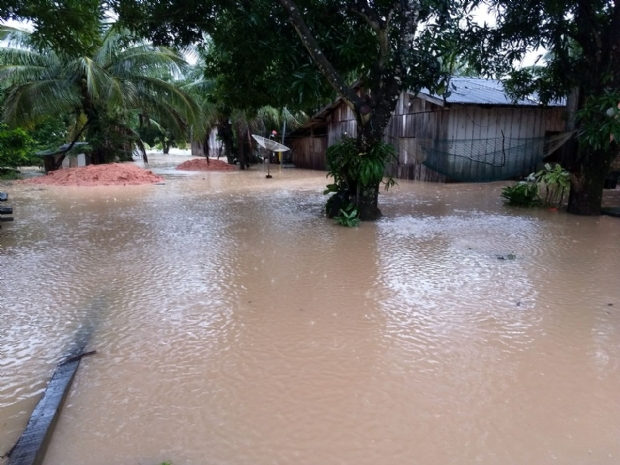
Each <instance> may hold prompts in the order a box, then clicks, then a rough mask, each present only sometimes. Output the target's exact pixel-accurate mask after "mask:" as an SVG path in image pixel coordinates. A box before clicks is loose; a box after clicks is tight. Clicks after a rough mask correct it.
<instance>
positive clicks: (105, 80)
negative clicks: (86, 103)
mask: <svg viewBox="0 0 620 465" xmlns="http://www.w3.org/2000/svg"><path fill="white" fill-rule="evenodd" d="M64 76H65V77H66V78H67V80H68V81H69V82H72V83H73V85H77V86H80V85H81V83H82V82H84V83H85V85H86V92H87V93H88V96H89V98H90V99H92V100H99V99H101V98H103V97H106V96H107V95H109V87H110V85H111V83H110V81H111V76H110V75H109V74H108V73H106V72H105V70H104V69H103V68H101V67H100V66H99V65H98V64H97V63H95V62H94V61H93V60H92V59H91V58H87V57H82V58H77V59H75V60H73V61H71V62H69V63H68V64H67V66H66V67H65V72H64Z"/></svg>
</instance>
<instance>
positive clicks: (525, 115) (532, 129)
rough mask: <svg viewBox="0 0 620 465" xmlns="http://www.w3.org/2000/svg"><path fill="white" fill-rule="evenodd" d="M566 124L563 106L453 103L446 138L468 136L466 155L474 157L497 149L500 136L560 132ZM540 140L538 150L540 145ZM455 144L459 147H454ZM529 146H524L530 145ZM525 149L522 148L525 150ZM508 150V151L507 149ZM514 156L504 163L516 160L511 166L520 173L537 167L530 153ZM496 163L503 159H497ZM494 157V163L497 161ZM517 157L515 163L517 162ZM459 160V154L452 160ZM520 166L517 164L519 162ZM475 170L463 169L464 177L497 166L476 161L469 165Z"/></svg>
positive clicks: (487, 172)
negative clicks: (529, 155) (487, 105)
mask: <svg viewBox="0 0 620 465" xmlns="http://www.w3.org/2000/svg"><path fill="white" fill-rule="evenodd" d="M564 127H565V122H564V109H563V108H536V107H504V108H501V107H485V108H483V107H476V106H465V105H454V106H452V108H451V110H450V119H449V122H448V130H447V137H446V139H450V140H461V141H462V140H471V147H470V148H469V150H468V153H467V155H470V156H472V157H473V158H476V157H477V156H482V155H484V154H485V153H486V154H489V153H492V152H498V153H499V152H500V151H501V150H502V138H505V139H512V138H514V139H532V138H542V137H544V136H545V135H546V133H547V132H562V131H563V130H564ZM543 146H544V144H543V142H542V140H541V141H540V150H542V149H543ZM456 147H458V149H457V148H456ZM463 148H464V147H463V144H462V143H457V144H456V145H455V149H454V150H455V151H457V150H459V151H462V150H463ZM532 148H534V147H532V146H530V147H527V149H532ZM527 149H524V151H527ZM508 153H510V152H509V151H508ZM520 155H521V156H517V157H515V158H514V159H513V160H508V161H507V163H511V162H512V163H515V165H514V169H515V170H517V171H520V172H521V173H522V174H526V173H529V172H531V171H534V170H535V169H536V165H535V164H532V163H530V159H529V157H525V156H522V155H523V154H520ZM496 161H497V164H499V163H500V162H501V163H503V160H496ZM496 161H494V162H493V164H496ZM517 161H518V163H517ZM451 162H452V163H458V162H459V159H458V157H455V158H453V159H452V160H451ZM519 164H520V165H521V166H518V165H519ZM468 169H470V170H475V172H468V173H462V174H463V175H464V177H465V178H472V179H475V178H483V177H486V176H493V171H494V170H497V169H500V168H494V167H493V166H490V165H488V164H483V163H480V164H476V165H473V166H471V167H468Z"/></svg>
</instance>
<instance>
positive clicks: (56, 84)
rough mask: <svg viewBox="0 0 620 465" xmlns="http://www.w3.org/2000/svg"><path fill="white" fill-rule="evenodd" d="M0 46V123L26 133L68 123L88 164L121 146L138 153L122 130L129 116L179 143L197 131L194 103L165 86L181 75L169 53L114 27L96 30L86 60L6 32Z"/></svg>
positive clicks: (179, 62)
mask: <svg viewBox="0 0 620 465" xmlns="http://www.w3.org/2000/svg"><path fill="white" fill-rule="evenodd" d="M0 39H4V40H5V41H7V42H8V45H7V46H5V47H2V48H0V83H2V84H0V85H4V87H5V90H6V98H5V101H4V108H3V114H2V119H3V120H4V122H6V123H7V124H9V125H12V126H22V127H31V126H33V125H34V124H36V123H37V122H38V121H40V120H43V119H45V118H49V117H55V116H58V117H60V116H66V115H70V116H71V117H72V121H73V123H72V124H73V130H72V133H73V137H72V140H71V142H72V144H73V143H75V142H76V141H77V140H79V139H80V138H82V137H86V138H87V140H88V141H89V144H90V145H91V147H92V159H93V162H94V163H104V162H106V161H110V160H111V159H113V158H115V157H116V155H118V152H119V150H120V151H123V150H125V151H126V150H127V144H128V142H135V143H137V144H138V147H139V148H141V150H142V152H143V153H144V146H143V145H142V143H141V141H140V138H139V136H138V134H137V133H136V132H135V131H134V130H133V129H131V127H130V126H129V124H128V121H129V117H130V115H131V114H132V113H136V112H137V113H139V114H140V116H141V121H146V122H148V121H149V120H151V119H152V120H154V121H157V123H158V124H159V125H161V126H162V127H165V128H166V129H167V130H169V131H171V133H172V134H173V135H175V136H176V137H178V138H185V137H186V133H187V129H188V127H189V125H192V124H193V125H195V127H197V128H199V130H200V128H201V127H202V124H201V123H200V122H201V121H202V118H203V114H202V110H201V107H200V105H199V104H198V102H196V99H195V98H193V97H192V96H191V95H189V94H188V93H187V92H185V91H183V90H181V89H180V88H179V87H178V86H177V85H175V83H174V82H170V81H174V80H175V79H178V78H180V77H181V76H182V73H183V71H184V70H185V69H186V67H187V63H186V62H185V60H184V58H183V57H182V55H181V54H180V53H179V52H177V51H174V50H172V49H169V48H166V47H155V46H153V45H151V44H149V43H146V42H141V41H140V42H136V41H132V40H131V39H130V37H129V35H128V34H127V33H126V32H125V31H123V30H121V29H119V28H117V27H116V26H111V27H107V28H106V29H105V30H104V32H103V33H102V35H101V40H100V44H97V46H96V47H94V48H93V50H94V52H93V53H92V54H91V56H81V57H77V58H76V57H69V56H66V55H64V54H61V53H57V52H55V51H53V50H47V49H37V48H35V47H34V46H33V43H32V41H31V40H30V34H29V33H28V32H25V31H21V30H17V29H14V28H9V27H6V26H2V27H0ZM72 144H71V145H72ZM70 148H71V147H69V149H70ZM69 149H68V150H69Z"/></svg>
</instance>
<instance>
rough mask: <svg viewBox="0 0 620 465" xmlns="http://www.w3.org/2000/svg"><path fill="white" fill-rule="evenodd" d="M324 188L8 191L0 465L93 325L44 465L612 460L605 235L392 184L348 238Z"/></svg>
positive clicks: (468, 192) (218, 177)
mask: <svg viewBox="0 0 620 465" xmlns="http://www.w3.org/2000/svg"><path fill="white" fill-rule="evenodd" d="M167 160H169V159H166V158H163V157H162V158H159V159H158V158H157V157H155V158H153V157H151V165H152V166H151V167H152V168H154V170H155V171H158V170H162V171H164V172H165V171H166V170H169V171H170V172H171V171H172V170H171V167H172V166H173V163H171V162H168V161H167ZM173 160H176V159H174V158H173ZM176 162H177V161H175V163H176ZM324 184H325V177H324V174H323V173H318V172H309V171H295V170H285V171H281V172H280V171H277V169H276V170H275V173H274V179H273V180H269V181H267V180H265V178H264V173H262V172H261V171H256V170H255V171H250V172H246V173H243V172H232V173H192V174H190V175H182V176H176V177H168V180H167V182H166V184H165V185H164V186H127V187H112V186H111V187H105V188H46V189H45V190H38V188H36V189H33V188H32V187H31V186H17V187H14V188H12V192H11V196H12V199H13V205H14V207H15V208H16V212H17V214H16V222H15V223H14V224H11V225H10V226H9V227H8V228H6V229H3V230H2V231H1V232H0V245H2V249H1V250H0V312H1V313H0V314H1V316H2V324H1V326H0V380H1V382H0V426H1V431H2V434H1V435H0V451H3V450H6V449H8V448H10V446H11V445H12V443H13V442H14V441H15V440H16V439H17V437H18V436H19V434H20V432H21V430H22V429H23V427H24V426H25V424H26V422H27V419H28V416H29V414H30V412H31V410H32V408H33V407H34V404H35V403H36V401H37V399H38V396H39V395H40V393H41V392H42V389H43V388H44V387H45V383H46V381H47V379H48V378H49V376H50V375H51V372H52V370H53V367H54V364H55V363H56V362H57V361H58V360H59V358H60V357H62V354H63V353H64V352H65V351H66V350H67V348H68V346H69V345H70V344H71V341H72V340H73V338H74V335H75V332H76V331H77V330H78V328H80V327H82V326H83V325H84V324H85V322H90V324H92V325H93V328H94V331H93V336H92V340H91V342H90V345H89V348H90V349H96V350H97V351H98V354H97V355H96V356H95V357H91V358H88V359H85V360H84V361H83V363H82V366H81V367H80V371H79V373H78V377H77V378H76V381H75V383H74V386H73V389H72V392H71V394H70V397H69V399H68V402H67V406H66V408H65V410H64V411H63V415H62V417H61V420H60V422H59V425H58V428H57V430H56V433H55V435H54V438H53V441H52V444H51V445H50V449H49V452H48V456H47V459H46V462H45V463H46V464H48V465H72V464H76V465H77V464H80V465H81V464H85V463H88V464H101V465H104V464H105V465H109V464H112V463H114V464H136V463H139V464H157V463H160V462H161V461H163V460H172V461H173V462H174V463H175V465H178V464H183V463H188V464H190V463H191V464H221V463H226V464H250V463H251V464H272V463H283V464H285V463H286V464H288V463H294V464H341V463H350V464H378V463H380V464H404V463H416V464H463V463H474V462H475V463H482V464H497V463H511V464H530V463H551V462H553V461H556V462H557V463H565V464H587V463H592V464H612V463H617V461H618V457H619V456H620V443H619V442H618V436H619V434H620V397H618V392H619V390H620V286H619V284H620V275H619V270H618V268H619V266H618V264H619V263H620V249H619V248H618V244H619V240H620V221H618V220H616V219H613V218H577V217H572V216H568V215H565V214H561V213H557V212H549V211H529V210H512V209H507V208H504V207H502V206H501V203H500V201H499V196H498V194H499V190H500V188H501V186H500V185H497V184H488V185H444V186H441V185H433V184H422V183H407V182H404V181H401V182H400V186H399V187H398V188H396V189H394V191H393V192H390V193H388V194H386V195H382V198H381V201H382V205H383V211H384V213H385V215H386V217H385V218H384V219H383V220H381V221H380V222H378V223H376V224H363V225H362V226H361V227H360V228H358V229H352V230H350V229H345V228H339V227H336V226H334V225H333V224H332V223H331V222H329V221H327V220H325V219H323V218H322V217H321V208H322V205H323V202H324V198H323V196H322V195H321V191H322V188H323V185H324ZM509 254H510V255H511V257H512V255H514V256H515V257H516V258H514V259H509V258H508V256H509ZM610 304H613V305H610Z"/></svg>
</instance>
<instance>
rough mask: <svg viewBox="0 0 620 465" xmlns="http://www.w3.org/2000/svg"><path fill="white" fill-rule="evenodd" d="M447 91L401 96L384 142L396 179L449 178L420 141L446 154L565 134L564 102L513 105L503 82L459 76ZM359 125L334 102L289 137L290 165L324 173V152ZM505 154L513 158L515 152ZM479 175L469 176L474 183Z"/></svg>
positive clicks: (341, 104) (526, 167)
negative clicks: (431, 163) (430, 161)
mask: <svg viewBox="0 0 620 465" xmlns="http://www.w3.org/2000/svg"><path fill="white" fill-rule="evenodd" d="M448 90H449V94H447V95H448V96H447V97H446V98H445V99H444V98H443V97H442V96H439V95H436V94H433V93H431V92H429V91H428V90H426V89H423V90H422V91H421V92H420V93H418V94H417V95H412V94H411V93H409V92H403V93H402V94H401V95H400V98H399V100H398V104H397V106H396V109H395V111H394V114H393V115H392V118H391V119H390V122H389V123H388V126H387V128H386V130H385V141H386V142H388V143H390V144H392V145H394V147H396V149H397V150H398V161H397V162H395V163H392V164H390V165H389V166H388V167H387V171H388V172H389V173H390V174H392V176H394V177H396V178H400V179H415V180H421V181H432V182H446V181H449V180H450V179H449V178H447V177H446V176H445V175H443V174H440V173H438V172H436V171H434V170H432V169H430V168H428V167H427V166H425V165H424V164H423V163H422V161H421V160H423V158H424V157H422V156H421V154H420V153H418V152H419V147H420V146H419V142H420V141H421V140H424V141H437V142H441V143H442V144H443V146H444V147H449V148H446V149H445V150H447V151H449V150H453V149H454V148H455V147H457V146H459V147H463V150H465V149H466V148H467V147H468V146H469V147H471V148H470V149H469V150H470V153H474V152H475V151H476V150H487V149H480V148H478V149H476V146H478V147H487V146H488V144H487V145H486V146H485V145H484V144H483V143H478V142H476V141H484V140H491V141H497V140H504V139H505V140H509V139H529V140H532V139H535V138H541V140H542V138H543V137H545V136H550V135H554V134H558V133H561V132H563V131H564V127H565V121H564V102H556V103H553V104H550V105H548V106H541V105H540V102H538V101H537V100H536V99H535V97H532V98H528V99H521V100H517V101H513V100H512V99H511V98H510V97H509V96H508V95H507V94H506V91H505V90H504V87H503V85H502V83H501V82H500V81H495V80H488V79H477V78H458V77H455V78H452V79H451V81H450V84H449V89H448ZM356 125H357V122H356V121H355V117H354V115H353V112H352V111H351V109H350V108H349V107H348V106H347V105H346V104H345V103H344V102H343V101H342V99H338V100H336V101H335V102H334V103H332V104H331V105H328V106H327V107H325V108H323V109H322V110H321V111H319V112H318V113H317V114H315V115H314V116H313V117H312V118H311V119H310V120H309V121H308V122H306V123H305V124H304V125H302V126H301V127H299V128H298V129H296V130H295V131H293V132H291V133H290V134H289V135H288V137H287V142H286V144H287V145H288V146H289V147H291V149H292V162H293V163H294V164H295V166H296V167H298V168H308V169H316V170H325V168H326V167H325V151H326V149H327V148H328V147H329V146H331V145H332V144H334V143H335V142H337V141H338V140H340V138H341V137H342V136H343V134H348V135H350V136H355V134H356ZM493 143H494V144H496V145H497V144H498V142H493ZM499 144H500V145H501V142H500V143H499ZM498 150H499V149H498ZM505 153H509V156H510V153H516V151H514V150H513V152H508V151H506V152H505ZM474 156H476V154H475V153H474ZM524 160H526V158H525V157H523V156H521V158H520V159H519V163H520V164H523V166H522V171H523V172H522V173H520V174H523V173H529V172H530V171H531V170H533V169H534V168H535V166H531V163H529V161H528V162H526V161H524ZM527 160H529V159H527ZM508 162H514V160H508ZM534 165H535V163H534ZM467 169H470V170H471V169H475V170H477V171H480V174H479V176H483V175H484V174H485V172H489V171H492V169H493V168H492V167H488V166H486V167H484V166H476V167H474V168H471V167H467ZM515 169H517V167H515ZM520 170H521V167H520V166H519V167H518V171H520ZM463 174H464V176H467V175H468V173H463ZM487 174H488V173H487ZM475 175H476V173H471V177H472V179H473V178H474V177H475Z"/></svg>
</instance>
